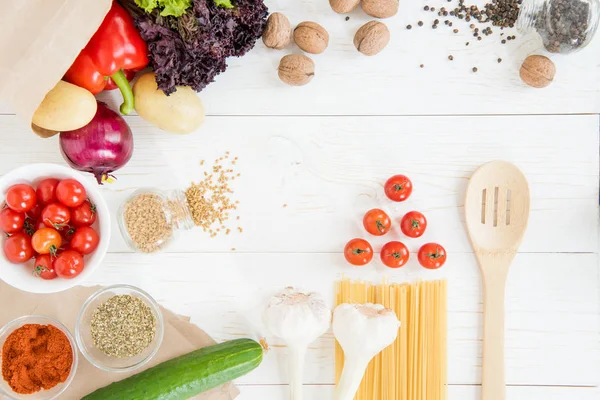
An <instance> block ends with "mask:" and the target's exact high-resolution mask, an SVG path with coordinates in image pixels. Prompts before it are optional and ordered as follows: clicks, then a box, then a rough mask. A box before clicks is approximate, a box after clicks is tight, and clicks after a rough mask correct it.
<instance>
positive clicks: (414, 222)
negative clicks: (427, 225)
mask: <svg viewBox="0 0 600 400" xmlns="http://www.w3.org/2000/svg"><path fill="white" fill-rule="evenodd" d="M420 225H421V224H420V223H419V221H417V220H416V219H412V218H411V220H410V226H411V227H412V228H413V229H419V226H420Z"/></svg>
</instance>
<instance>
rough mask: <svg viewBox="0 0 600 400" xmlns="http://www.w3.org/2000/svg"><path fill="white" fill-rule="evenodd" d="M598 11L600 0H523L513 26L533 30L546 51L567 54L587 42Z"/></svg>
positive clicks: (527, 30)
mask: <svg viewBox="0 0 600 400" xmlns="http://www.w3.org/2000/svg"><path fill="white" fill-rule="evenodd" d="M599 13H600V0H523V2H522V4H521V7H520V12H519V18H518V20H517V27H518V29H519V30H520V31H522V32H529V31H531V30H535V31H536V32H537V33H538V34H539V35H540V36H541V38H542V41H543V43H544V47H545V48H546V50H547V51H549V52H550V53H561V54H568V53H572V52H575V51H577V50H581V49H582V48H584V47H585V46H587V45H588V44H589V43H590V42H591V40H592V38H593V37H594V35H595V33H596V30H597V28H598V22H599V20H600V14H599Z"/></svg>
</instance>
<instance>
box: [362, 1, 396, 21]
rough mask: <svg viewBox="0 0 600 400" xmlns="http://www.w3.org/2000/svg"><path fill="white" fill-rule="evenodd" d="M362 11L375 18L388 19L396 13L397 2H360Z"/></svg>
mask: <svg viewBox="0 0 600 400" xmlns="http://www.w3.org/2000/svg"><path fill="white" fill-rule="evenodd" d="M362 9H363V10H364V12H365V13H367V14H369V15H370V16H372V17H375V18H389V17H393V16H394V15H396V13H397V12H398V0H362Z"/></svg>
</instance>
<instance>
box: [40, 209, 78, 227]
mask: <svg viewBox="0 0 600 400" xmlns="http://www.w3.org/2000/svg"><path fill="white" fill-rule="evenodd" d="M42 221H44V223H45V224H46V226H47V227H48V228H54V229H57V230H59V231H60V230H62V229H63V228H65V227H67V226H68V224H69V221H71V211H69V208H68V207H67V206H64V205H62V204H59V203H52V204H48V205H47V206H46V207H44V211H42Z"/></svg>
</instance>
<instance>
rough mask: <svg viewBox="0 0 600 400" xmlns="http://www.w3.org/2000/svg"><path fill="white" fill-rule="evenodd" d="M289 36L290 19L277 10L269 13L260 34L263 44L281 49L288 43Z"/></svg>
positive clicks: (290, 28)
mask: <svg viewBox="0 0 600 400" xmlns="http://www.w3.org/2000/svg"><path fill="white" fill-rule="evenodd" d="M291 37H292V26H291V25H290V20H289V19H288V18H287V17H286V16H285V15H283V14H281V13H278V12H274V13H273V14H271V15H269V18H267V24H266V25H265V30H264V31H263V36H262V40H263V43H264V44H265V46H267V47H269V48H271V49H277V50H281V49H283V48H284V47H285V46H287V45H288V44H289V43H290V40H291Z"/></svg>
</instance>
